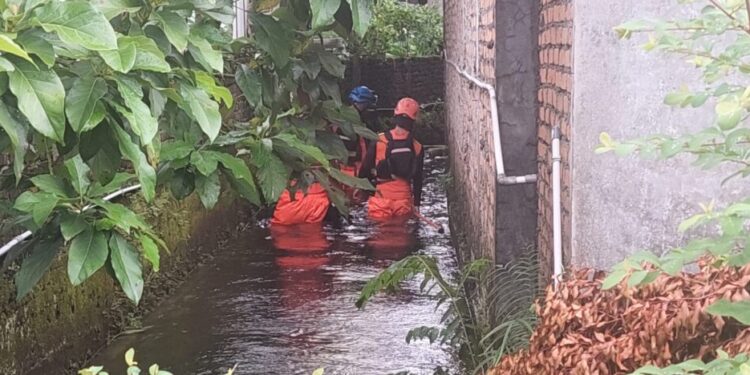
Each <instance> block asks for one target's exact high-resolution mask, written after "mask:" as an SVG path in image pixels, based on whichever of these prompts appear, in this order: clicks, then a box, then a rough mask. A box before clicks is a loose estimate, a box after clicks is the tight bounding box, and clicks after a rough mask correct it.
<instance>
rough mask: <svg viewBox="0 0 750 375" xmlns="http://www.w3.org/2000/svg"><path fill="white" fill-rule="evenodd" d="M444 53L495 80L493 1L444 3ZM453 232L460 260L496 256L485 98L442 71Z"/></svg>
mask: <svg viewBox="0 0 750 375" xmlns="http://www.w3.org/2000/svg"><path fill="white" fill-rule="evenodd" d="M444 12H445V52H446V55H447V56H448V58H449V59H451V60H452V61H454V62H456V63H457V64H458V65H459V66H460V67H461V68H463V69H466V70H468V71H469V72H471V73H472V74H474V75H475V76H477V77H478V78H480V79H482V80H483V81H485V82H492V81H494V80H495V50H494V48H495V37H496V35H495V29H494V22H495V1H494V0H479V1H478V2H474V1H471V2H469V1H445V2H444ZM445 90H446V98H445V106H446V107H445V108H446V125H447V128H448V143H449V145H450V150H451V155H450V159H451V174H452V177H453V183H452V186H453V192H452V194H451V197H452V199H451V202H450V211H451V212H450V213H451V225H452V226H453V228H452V229H453V232H454V233H458V234H460V236H461V238H459V239H458V241H459V244H460V245H461V249H460V250H461V252H462V258H467V257H479V256H485V257H489V258H494V255H495V201H496V186H495V174H496V173H495V164H494V156H493V155H494V154H493V152H494V151H493V147H492V129H491V126H489V125H490V124H491V121H490V107H489V95H488V94H487V92H486V91H484V90H482V89H480V88H478V87H476V86H475V85H474V84H472V83H471V82H469V81H468V80H466V79H465V78H463V77H462V76H460V75H459V74H458V72H457V71H456V70H455V69H454V68H453V67H451V66H448V65H446V67H445Z"/></svg>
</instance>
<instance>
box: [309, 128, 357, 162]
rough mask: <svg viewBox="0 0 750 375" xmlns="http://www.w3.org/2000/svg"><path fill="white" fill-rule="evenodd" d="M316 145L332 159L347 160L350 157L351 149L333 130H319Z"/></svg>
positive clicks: (316, 135)
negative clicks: (348, 148)
mask: <svg viewBox="0 0 750 375" xmlns="http://www.w3.org/2000/svg"><path fill="white" fill-rule="evenodd" d="M315 145H316V146H317V147H318V148H319V149H320V150H321V151H323V152H324V153H325V154H326V156H327V157H328V158H330V159H335V160H347V159H348V158H349V150H347V149H346V146H345V145H344V142H343V141H342V140H341V138H340V137H339V136H338V135H337V134H334V133H332V132H329V131H317V132H316V133H315Z"/></svg>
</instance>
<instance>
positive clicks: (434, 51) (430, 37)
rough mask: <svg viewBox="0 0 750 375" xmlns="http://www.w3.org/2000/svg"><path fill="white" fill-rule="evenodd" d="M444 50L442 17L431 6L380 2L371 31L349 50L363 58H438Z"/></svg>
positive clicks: (377, 5)
mask: <svg viewBox="0 0 750 375" xmlns="http://www.w3.org/2000/svg"><path fill="white" fill-rule="evenodd" d="M442 49H443V16H442V15H441V14H440V11H439V10H438V9H437V8H435V7H433V6H421V5H414V4H409V3H406V2H402V1H397V0H379V1H378V2H377V4H376V6H375V10H374V17H373V20H372V25H371V27H370V30H369V31H368V32H367V34H366V35H365V37H364V39H363V40H362V41H361V42H360V43H359V44H358V45H356V47H354V48H353V49H352V50H353V52H354V53H355V54H359V55H360V56H364V57H376V58H383V57H388V58H390V57H419V56H435V55H439V54H440V52H441V51H442Z"/></svg>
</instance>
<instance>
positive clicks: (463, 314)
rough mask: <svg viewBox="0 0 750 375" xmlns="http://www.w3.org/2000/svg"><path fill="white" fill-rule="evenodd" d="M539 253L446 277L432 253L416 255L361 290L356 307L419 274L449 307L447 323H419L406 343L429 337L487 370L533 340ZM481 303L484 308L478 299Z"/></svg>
mask: <svg viewBox="0 0 750 375" xmlns="http://www.w3.org/2000/svg"><path fill="white" fill-rule="evenodd" d="M535 253H536V252H533V251H532V252H529V253H528V254H530V256H529V257H527V258H522V259H519V260H517V261H516V262H514V263H511V264H509V265H507V266H498V267H492V266H491V264H490V262H489V261H487V260H477V261H474V262H472V263H469V264H468V265H466V266H465V267H464V268H463V269H462V270H461V272H459V274H458V275H457V276H456V277H455V278H453V279H448V278H446V277H445V276H443V275H442V274H441V272H440V269H439V267H438V265H437V261H436V259H435V258H433V257H429V256H424V255H415V256H410V257H407V258H405V259H403V260H401V261H398V262H396V263H394V264H393V265H391V266H390V267H389V268H388V269H386V270H384V271H383V272H381V273H380V274H379V275H378V276H377V277H375V278H373V279H372V280H370V281H369V282H368V283H367V285H366V286H365V287H364V288H363V289H362V293H361V295H360V298H359V300H358V301H357V306H358V307H360V308H364V306H365V305H366V303H367V302H368V301H369V300H370V299H371V298H372V297H373V296H375V295H376V294H377V293H381V292H393V291H396V290H398V288H399V286H400V284H402V283H403V282H404V281H406V280H409V279H411V278H413V277H415V276H417V275H421V276H422V278H423V281H422V283H421V285H420V289H421V290H422V291H423V292H426V291H431V290H432V289H433V288H437V293H436V295H435V298H436V299H437V300H438V303H437V307H436V308H440V307H441V306H445V309H446V311H445V313H444V314H443V317H442V319H441V323H442V324H443V326H442V327H417V328H414V329H412V330H411V331H409V333H408V334H407V336H406V340H407V342H411V341H414V340H429V342H430V343H435V342H439V343H440V344H441V345H450V346H452V347H453V348H455V349H456V350H457V351H458V352H459V357H460V359H461V361H462V364H463V367H464V368H467V369H470V370H471V373H483V372H485V371H487V370H488V369H489V368H491V367H492V366H494V365H495V364H496V363H497V362H498V360H500V358H502V357H503V356H505V355H507V354H509V353H513V352H515V351H517V350H520V349H521V348H524V347H525V346H526V345H527V344H528V339H529V337H530V336H531V332H532V329H533V326H534V325H535V322H536V317H535V315H534V312H533V310H532V309H531V306H532V303H533V301H534V299H535V298H536V296H537V295H538V294H537V292H538V289H537V275H538V266H537V262H536V256H535V255H534V254H535ZM477 301H481V302H482V303H481V304H480V307H479V308H477V307H475V303H476V302H477Z"/></svg>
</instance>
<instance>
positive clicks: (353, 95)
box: [349, 86, 378, 107]
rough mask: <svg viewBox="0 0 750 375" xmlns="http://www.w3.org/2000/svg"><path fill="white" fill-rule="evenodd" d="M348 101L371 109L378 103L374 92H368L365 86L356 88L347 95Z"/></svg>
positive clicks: (368, 89)
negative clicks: (365, 105)
mask: <svg viewBox="0 0 750 375" xmlns="http://www.w3.org/2000/svg"><path fill="white" fill-rule="evenodd" d="M349 101H350V102H352V103H362V104H367V105H368V106H370V107H372V106H375V105H376V104H377V103H378V96H377V95H375V91H372V90H370V88H369V87H367V86H357V87H355V88H354V89H353V90H352V91H351V92H350V93H349Z"/></svg>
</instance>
